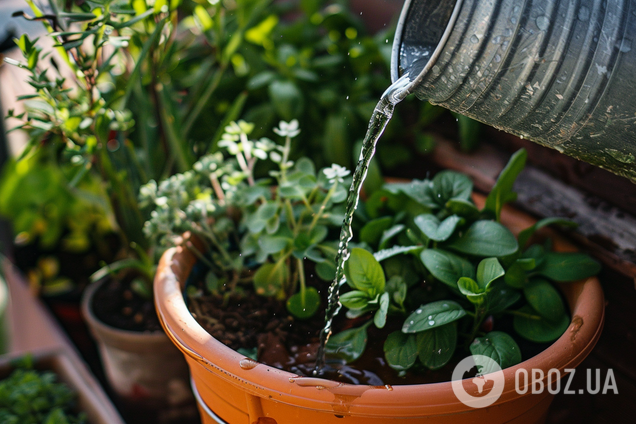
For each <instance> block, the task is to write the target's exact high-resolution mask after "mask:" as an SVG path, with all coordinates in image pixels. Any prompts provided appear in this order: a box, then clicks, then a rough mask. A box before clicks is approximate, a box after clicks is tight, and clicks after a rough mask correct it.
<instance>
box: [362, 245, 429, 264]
mask: <svg viewBox="0 0 636 424" xmlns="http://www.w3.org/2000/svg"><path fill="white" fill-rule="evenodd" d="M420 249H422V246H393V247H391V248H389V249H384V250H380V251H377V252H375V253H374V254H373V257H375V260H376V261H378V262H382V261H383V260H385V259H389V258H392V257H394V256H397V255H402V254H404V253H411V252H415V251H417V250H420Z"/></svg>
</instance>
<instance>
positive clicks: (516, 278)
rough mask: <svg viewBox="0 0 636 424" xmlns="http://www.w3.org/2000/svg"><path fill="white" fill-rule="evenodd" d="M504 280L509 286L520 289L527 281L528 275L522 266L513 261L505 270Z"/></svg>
mask: <svg viewBox="0 0 636 424" xmlns="http://www.w3.org/2000/svg"><path fill="white" fill-rule="evenodd" d="M504 281H505V282H506V284H508V285H509V286H510V287H514V288H516V289H522V288H523V287H524V286H525V285H526V284H527V283H528V275H527V274H526V271H525V270H524V269H523V266H522V265H521V264H519V263H517V262H515V263H514V264H512V265H511V266H510V268H508V271H506V275H505V276H504Z"/></svg>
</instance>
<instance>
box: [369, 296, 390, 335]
mask: <svg viewBox="0 0 636 424" xmlns="http://www.w3.org/2000/svg"><path fill="white" fill-rule="evenodd" d="M389 301H390V298H389V293H387V292H384V293H382V295H381V296H380V307H379V308H378V310H377V311H376V313H375V315H374V317H373V323H374V324H375V326H376V327H378V328H384V325H385V324H386V314H387V313H388V312H389Z"/></svg>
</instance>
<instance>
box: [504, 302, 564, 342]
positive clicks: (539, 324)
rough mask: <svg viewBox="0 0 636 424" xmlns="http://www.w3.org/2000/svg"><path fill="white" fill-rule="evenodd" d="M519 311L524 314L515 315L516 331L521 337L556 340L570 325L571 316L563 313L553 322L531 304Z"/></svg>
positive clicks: (539, 340) (534, 340)
mask: <svg viewBox="0 0 636 424" xmlns="http://www.w3.org/2000/svg"><path fill="white" fill-rule="evenodd" d="M518 312H520V313H521V314H524V315H515V317H514V320H513V326H514V328H515V331H516V332H517V333H519V335H520V336H521V337H523V338H525V339H528V340H530V341H532V342H536V343H547V342H551V341H554V340H556V339H558V338H559V337H561V334H563V333H564V332H565V330H566V329H567V328H568V326H569V325H570V318H569V317H568V315H567V314H563V316H562V317H561V318H560V319H559V320H558V321H556V322H555V323H552V322H550V321H548V320H546V319H544V318H542V317H541V315H539V313H538V312H537V311H535V310H534V309H532V306H530V305H526V306H524V307H523V308H521V309H519V311H518Z"/></svg>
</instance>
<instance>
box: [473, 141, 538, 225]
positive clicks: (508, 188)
mask: <svg viewBox="0 0 636 424" xmlns="http://www.w3.org/2000/svg"><path fill="white" fill-rule="evenodd" d="M527 157H528V154H527V152H526V150H525V149H521V150H518V151H517V152H516V153H515V154H514V155H512V157H511V158H510V160H509V161H508V164H507V165H506V166H505V167H504V169H503V170H502V171H501V173H500V174H499V177H498V178H497V182H496V183H495V186H494V187H493V188H492V190H491V191H490V193H489V194H488V197H487V198H486V204H485V205H484V210H486V211H490V212H492V213H493V214H494V215H495V217H496V218H497V220H499V215H500V213H501V208H502V207H503V205H504V204H505V203H506V202H508V201H510V200H512V199H514V198H515V197H516V195H515V193H514V192H513V191H512V187H513V185H514V183H515V180H516V179H517V176H519V174H520V173H521V171H522V170H523V168H524V167H525V165H526V159H527Z"/></svg>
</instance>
